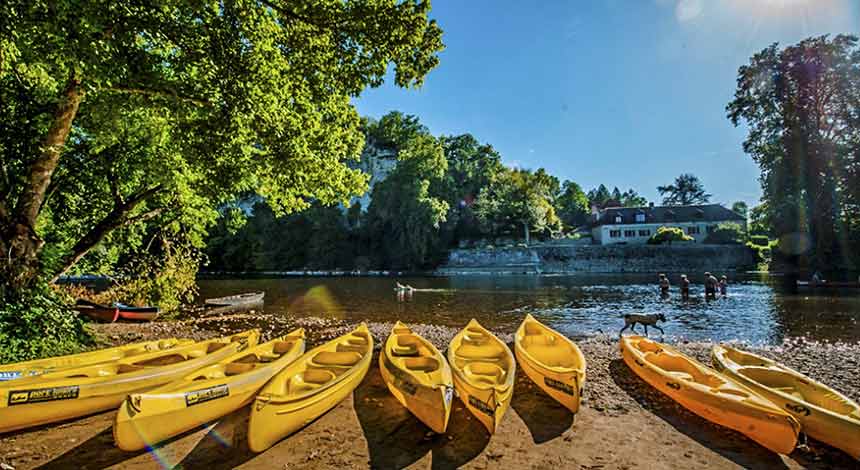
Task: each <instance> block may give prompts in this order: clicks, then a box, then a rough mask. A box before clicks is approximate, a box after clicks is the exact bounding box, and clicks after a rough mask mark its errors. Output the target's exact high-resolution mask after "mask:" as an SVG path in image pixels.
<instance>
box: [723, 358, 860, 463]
mask: <svg viewBox="0 0 860 470" xmlns="http://www.w3.org/2000/svg"><path fill="white" fill-rule="evenodd" d="M711 360H712V361H713V363H714V367H716V368H717V370H719V371H721V372H722V373H724V374H726V375H727V376H729V377H730V378H732V379H734V380H736V381H738V382H739V383H741V384H743V385H745V386H747V387H749V388H751V389H753V390H754V391H755V392H757V393H759V394H760V395H761V396H763V397H765V398H767V399H768V400H770V401H771V402H773V403H774V404H775V405H776V406H778V407H780V408H782V409H783V410H785V411H787V412H789V413H791V414H792V415H793V416H794V417H795V418H796V419H797V420H798V421H799V422H800V425H801V428H802V429H803V432H805V433H806V434H807V435H808V436H811V437H813V438H815V439H818V440H819V441H821V442H825V443H827V444H830V445H832V446H833V447H836V448H838V449H841V450H843V451H845V452H847V453H848V454H849V455H851V456H852V457H854V458H855V459H860V405H858V404H857V403H855V402H853V401H851V400H850V399H849V398H847V397H845V396H844V395H842V394H841V393H839V392H837V391H836V390H833V389H832V388H830V387H828V386H827V385H824V384H822V383H821V382H817V381H815V380H813V379H811V378H809V377H807V376H805V375H803V374H801V373H800V372H797V371H795V370H793V369H789V368H788V367H785V366H783V365H781V364H779V363H777V362H774V361H772V360H770V359H767V358H765V357H762V356H759V355H757V354H753V353H749V352H745V351H740V350H737V349H734V348H731V347H728V346H714V349H713V351H711Z"/></svg>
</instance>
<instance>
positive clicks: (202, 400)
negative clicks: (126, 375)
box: [113, 330, 305, 451]
mask: <svg viewBox="0 0 860 470" xmlns="http://www.w3.org/2000/svg"><path fill="white" fill-rule="evenodd" d="M278 342H279V343H281V344H287V345H289V348H290V349H289V350H286V351H283V353H282V356H281V357H280V358H278V359H277V360H275V361H272V362H270V363H267V364H261V365H262V367H258V368H256V369H254V370H251V371H249V372H245V373H241V374H237V375H234V376H226V374H222V373H221V372H222V371H224V370H226V368H228V367H230V366H229V365H226V366H225V365H224V364H225V363H227V364H229V363H231V361H236V360H239V359H242V358H246V357H249V356H251V355H252V354H255V353H257V354H259V353H260V352H270V351H271V350H272V347H273V344H274V343H278ZM304 351H305V340H304V330H297V331H294V332H293V333H291V334H290V335H288V336H285V337H282V338H278V339H276V340H273V341H271V342H269V343H266V344H262V345H260V346H257V347H255V348H253V349H250V350H246V351H243V352H241V353H238V354H236V355H234V356H231V357H228V358H227V359H225V360H224V361H223V362H222V363H219V364H217V365H214V366H211V367H208V368H204V369H201V370H200V371H196V372H193V373H192V374H189V375H188V376H186V377H185V378H183V379H181V380H179V381H177V382H173V383H171V384H168V385H165V386H164V387H161V388H158V389H155V390H152V391H150V392H148V393H136V394H132V395H130V396H128V398H127V399H126V400H125V401H124V402H123V403H122V405H120V407H119V411H118V412H117V416H116V420H115V423H114V426H113V436H114V442H115V443H116V445H117V447H119V448H120V449H122V450H125V451H135V450H140V449H144V448H146V447H147V446H152V445H153V444H155V443H158V442H161V441H164V440H166V439H169V438H171V437H173V436H177V435H179V434H182V433H184V432H186V431H190V430H192V429H195V428H198V427H200V426H202V425H204V424H206V423H208V422H211V421H215V420H217V419H219V418H221V417H222V416H224V415H227V414H229V413H232V412H234V411H236V410H238V409H239V408H242V407H243V406H245V405H247V404H248V403H250V402H251V401H252V400H253V399H254V396H255V395H256V394H257V392H258V391H259V390H260V388H262V387H263V386H264V385H265V384H266V382H268V381H269V379H271V378H272V376H274V375H275V374H276V373H278V372H280V370H281V369H283V368H284V367H286V366H287V365H289V364H290V363H291V362H293V361H295V360H296V359H297V358H298V357H299V356H301V355H302V354H303V353H304ZM246 364H247V363H246ZM208 371H217V374H213V373H212V372H208ZM207 374H209V375H208V377H212V378H208V379H204V377H206V376H207ZM217 375H225V376H223V377H217Z"/></svg>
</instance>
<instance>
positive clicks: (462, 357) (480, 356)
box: [448, 319, 517, 434]
mask: <svg viewBox="0 0 860 470" xmlns="http://www.w3.org/2000/svg"><path fill="white" fill-rule="evenodd" d="M448 362H449V363H450V364H451V370H452V371H453V372H454V374H453V376H454V388H455V389H456V390H457V395H458V396H459V397H460V400H462V401H463V404H464V405H466V409H468V410H469V411H470V412H471V413H472V414H473V415H475V417H476V418H478V421H480V422H481V424H483V425H484V427H486V428H487V431H489V432H490V434H493V433H494V432H495V431H496V428H498V426H499V423H500V422H501V421H502V416H504V415H505V412H506V411H507V410H508V406H510V404H511V397H512V396H513V394H514V378H515V376H516V368H517V366H516V362H514V355H513V354H511V350H510V349H509V348H508V346H507V345H505V343H503V342H502V341H501V340H499V338H496V336H495V335H493V334H492V333H490V332H489V331H488V330H487V329H485V328H484V327H483V326H481V325H480V324H479V323H478V322H477V321H476V320H474V319H472V320H471V321H470V322H469V324H468V325H466V328H464V329H463V330H462V331H460V332H459V333H457V335H456V336H454V339H452V340H451V344H450V345H448Z"/></svg>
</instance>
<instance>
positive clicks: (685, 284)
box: [681, 274, 690, 300]
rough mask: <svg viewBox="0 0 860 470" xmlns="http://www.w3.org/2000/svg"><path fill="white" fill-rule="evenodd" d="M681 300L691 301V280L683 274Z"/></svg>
mask: <svg viewBox="0 0 860 470" xmlns="http://www.w3.org/2000/svg"><path fill="white" fill-rule="evenodd" d="M681 298H682V299H684V300H690V280H689V279H687V275H686V274H681Z"/></svg>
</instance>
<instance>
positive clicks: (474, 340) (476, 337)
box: [462, 328, 489, 346]
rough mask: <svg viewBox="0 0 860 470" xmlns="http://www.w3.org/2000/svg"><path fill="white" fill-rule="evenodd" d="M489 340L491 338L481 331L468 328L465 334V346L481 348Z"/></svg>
mask: <svg viewBox="0 0 860 470" xmlns="http://www.w3.org/2000/svg"><path fill="white" fill-rule="evenodd" d="M488 340H489V337H488V336H487V335H486V334H485V333H484V332H483V331H481V330H478V329H473V328H466V332H465V333H463V339H462V341H463V344H471V345H474V346H480V345H482V344H486V343H487V341H488Z"/></svg>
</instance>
